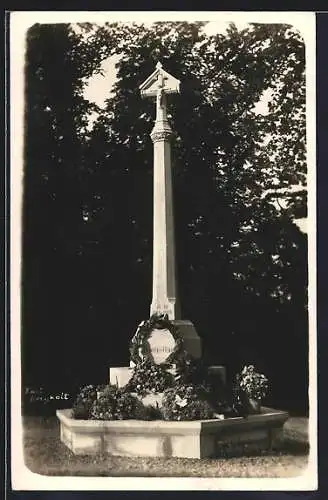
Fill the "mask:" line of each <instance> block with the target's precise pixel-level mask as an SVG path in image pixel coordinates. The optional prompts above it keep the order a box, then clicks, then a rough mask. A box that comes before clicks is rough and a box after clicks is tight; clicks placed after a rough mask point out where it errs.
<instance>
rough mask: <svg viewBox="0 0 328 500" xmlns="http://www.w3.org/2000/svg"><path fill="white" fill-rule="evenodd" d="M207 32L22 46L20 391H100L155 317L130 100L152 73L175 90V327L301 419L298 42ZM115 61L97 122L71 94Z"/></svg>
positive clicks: (144, 158)
mask: <svg viewBox="0 0 328 500" xmlns="http://www.w3.org/2000/svg"><path fill="white" fill-rule="evenodd" d="M202 26H203V23H194V24H188V23H157V24H156V25H155V26H151V27H149V26H135V25H124V24H112V25H104V26H92V25H89V24H84V25H80V26H79V30H73V29H72V27H71V26H69V25H64V24H56V25H35V26H33V27H32V28H31V29H30V30H29V32H28V37H27V53H26V117H25V119H26V134H25V165H24V172H25V181H24V182H25V190H24V233H23V317H22V347H23V348H22V353H23V358H22V366H23V383H24V385H29V386H33V385H37V386H39V385H43V386H46V387H47V388H49V390H51V389H53V390H55V389H56V388H59V387H60V388H62V387H64V388H65V391H67V390H69V388H70V387H72V388H73V387H76V386H77V385H80V384H85V383H105V382H107V380H108V368H109V366H110V365H112V366H113V365H114V366H115V365H116V366H119V365H124V364H126V363H127V362H128V345H129V341H130V339H131V337H132V335H133V334H134V332H135V330H136V326H137V324H138V323H139V321H140V320H142V319H146V318H147V317H148V316H149V304H150V301H151V265H152V143H151V140H150V138H149V132H150V131H151V128H152V124H153V120H154V111H155V109H154V108H155V106H154V103H153V102H151V101H150V100H148V99H147V100H143V99H141V97H140V95H139V93H138V86H139V85H140V83H141V82H142V81H143V80H144V79H145V78H146V77H147V76H148V75H149V74H150V73H151V72H152V71H153V69H154V65H155V64H156V62H157V61H158V60H161V62H162V63H163V65H164V67H165V69H167V70H168V71H169V72H171V73H172V74H173V75H174V76H176V77H177V78H179V79H180V80H181V82H182V93H181V95H179V96H172V97H171V98H170V106H169V113H170V120H171V122H172V125H173V128H174V131H175V133H176V137H175V141H174V144H173V175H174V202H175V214H176V240H177V260H178V266H177V268H178V283H179V292H180V298H181V303H182V311H183V313H184V317H185V318H188V319H191V320H192V321H193V322H194V324H195V326H196V328H197V330H198V332H199V334H200V336H201V337H202V339H203V344H204V357H205V360H206V361H207V362H209V363H212V364H224V365H226V366H227V370H228V374H229V375H231V376H232V375H233V374H234V373H235V372H236V371H237V370H239V368H240V365H241V364H243V363H254V364H255V365H256V367H257V368H258V369H259V370H261V371H264V372H265V373H266V375H267V376H268V378H269V379H270V380H271V383H272V391H271V396H270V400H269V401H268V402H269V403H270V404H272V405H275V406H277V407H281V408H287V409H290V410H294V411H302V412H304V411H306V410H307V388H308V325H307V238H306V235H305V234H304V233H302V232H301V231H300V230H299V227H298V226H297V224H295V220H296V219H297V218H300V217H305V216H306V191H305V180H306V179H305V175H306V162H305V81H304V78H305V77H304V44H303V41H302V40H301V38H300V36H299V35H298V33H296V32H295V30H293V29H291V27H290V26H286V25H270V26H269V25H260V24H259V25H252V26H250V27H249V29H247V30H243V31H238V30H237V29H236V27H235V26H234V25H231V26H230V28H229V30H228V31H227V33H226V34H225V35H223V34H218V35H215V36H206V35H205V34H204V33H203V31H202ZM113 54H120V59H119V62H118V67H117V70H118V73H117V80H116V83H115V89H114V93H113V94H112V96H109V98H108V100H107V101H106V105H105V107H104V109H99V108H97V106H96V105H94V104H92V103H90V102H89V101H87V100H86V99H85V98H84V97H83V89H84V86H85V84H86V81H87V79H88V78H89V77H90V76H92V75H94V74H96V73H99V72H100V71H101V62H102V61H103V60H104V59H106V58H107V57H108V56H110V55H113ZM267 89H271V96H272V97H271V101H270V104H269V110H268V113H267V114H265V115H263V114H262V115H261V114H257V113H256V112H255V109H254V106H255V105H256V103H257V102H258V101H259V99H260V98H261V95H262V93H263V92H264V91H266V90H267ZM91 113H95V116H96V120H95V122H94V124H93V126H92V128H91V129H90V127H88V117H89V116H90V114H91ZM268 134H270V135H268ZM263 141H265V142H263ZM294 185H295V186H298V188H297V190H296V189H295V190H291V189H290V186H294ZM273 202H275V203H273Z"/></svg>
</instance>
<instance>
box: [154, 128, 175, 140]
mask: <svg viewBox="0 0 328 500" xmlns="http://www.w3.org/2000/svg"><path fill="white" fill-rule="evenodd" d="M172 136H173V133H172V130H171V129H170V128H165V129H164V128H163V129H159V128H157V129H156V128H154V129H153V130H152V132H151V134H150V137H151V140H152V141H153V142H154V143H155V142H160V141H169V140H170V139H171V137H172Z"/></svg>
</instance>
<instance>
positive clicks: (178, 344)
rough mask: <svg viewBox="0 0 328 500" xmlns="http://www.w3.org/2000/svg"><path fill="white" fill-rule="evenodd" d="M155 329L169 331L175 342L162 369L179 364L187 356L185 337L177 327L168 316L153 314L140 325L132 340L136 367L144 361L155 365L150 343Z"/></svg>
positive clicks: (131, 354) (133, 359) (132, 355)
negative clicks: (149, 339) (181, 358)
mask: <svg viewBox="0 0 328 500" xmlns="http://www.w3.org/2000/svg"><path fill="white" fill-rule="evenodd" d="M155 328H156V329H159V330H169V332H170V333H171V335H172V336H173V338H174V340H175V347H174V349H173V351H172V352H171V353H170V354H169V356H168V357H167V359H166V360H165V362H164V363H160V365H161V366H162V367H164V366H168V365H171V364H172V363H175V362H177V361H178V360H179V359H180V357H181V356H183V355H184V354H185V350H184V342H183V337H182V336H181V335H180V333H179V331H178V329H177V328H176V326H175V325H174V324H173V323H172V322H171V321H170V320H169V318H168V315H167V314H158V313H157V314H153V315H152V316H151V317H150V318H149V319H148V320H146V321H142V322H141V323H140V325H139V326H138V328H137V331H136V333H135V335H134V336H133V338H132V340H131V344H130V357H131V361H132V362H133V363H134V364H135V365H139V364H140V363H142V361H143V360H144V359H147V360H148V361H150V362H151V363H152V364H155V363H154V359H153V356H152V353H151V351H150V346H149V343H148V338H149V337H150V334H151V333H152V331H153V330H154V329H155ZM139 353H141V355H142V356H143V357H141V356H140V354H139Z"/></svg>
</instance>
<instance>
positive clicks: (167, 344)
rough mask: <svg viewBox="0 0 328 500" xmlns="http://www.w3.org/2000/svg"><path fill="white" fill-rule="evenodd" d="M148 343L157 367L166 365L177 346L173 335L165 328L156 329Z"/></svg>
mask: <svg viewBox="0 0 328 500" xmlns="http://www.w3.org/2000/svg"><path fill="white" fill-rule="evenodd" d="M147 342H148V344H149V349H150V353H151V355H152V358H153V360H154V363H155V364H156V365H160V364H162V363H165V361H166V360H167V358H168V357H169V356H170V354H171V353H172V352H173V351H174V348H175V346H176V341H175V339H174V337H173V335H172V333H171V332H170V331H169V330H167V329H164V328H163V329H158V328H154V329H153V330H152V332H151V334H150V335H149V337H148V340H147Z"/></svg>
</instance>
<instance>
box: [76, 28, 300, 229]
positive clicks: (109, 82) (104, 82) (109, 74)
mask: <svg viewBox="0 0 328 500" xmlns="http://www.w3.org/2000/svg"><path fill="white" fill-rule="evenodd" d="M231 21H232V19H229V20H228V21H223V20H220V21H218V20H216V21H212V22H208V24H207V25H206V26H205V28H204V31H205V33H206V34H208V35H215V34H217V33H222V34H224V33H225V32H226V30H227V28H228V26H229V23H230V22H231ZM152 22H153V21H152ZM152 22H149V23H147V22H143V24H146V25H147V24H149V25H150V24H152ZM233 22H234V24H235V25H236V26H237V28H238V29H239V30H242V29H245V28H247V27H248V26H249V23H248V22H246V21H245V20H239V21H238V20H237V21H235V20H233ZM119 59H120V56H118V55H114V56H111V57H109V58H107V59H105V60H104V61H103V63H102V67H101V74H97V75H95V76H92V77H91V78H90V79H89V80H88V82H87V85H86V87H85V90H84V97H85V98H86V99H88V100H89V101H91V102H94V103H95V104H97V105H98V106H99V107H100V108H103V107H104V104H105V100H106V99H108V98H109V97H111V95H112V90H113V85H114V84H115V80H116V68H115V64H116V63H117V62H118V61H119ZM270 96H271V90H270V89H268V90H266V91H265V92H263V94H262V96H261V98H260V100H259V101H258V103H256V105H255V107H254V112H255V113H256V114H259V115H266V114H267V113H268V103H269V101H270ZM95 117H96V116H95V115H93V116H91V117H90V126H91V125H92V122H93V120H94V119H95ZM295 222H296V224H297V225H298V227H299V228H300V230H301V231H302V232H306V231H307V219H298V220H297V221H295Z"/></svg>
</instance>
